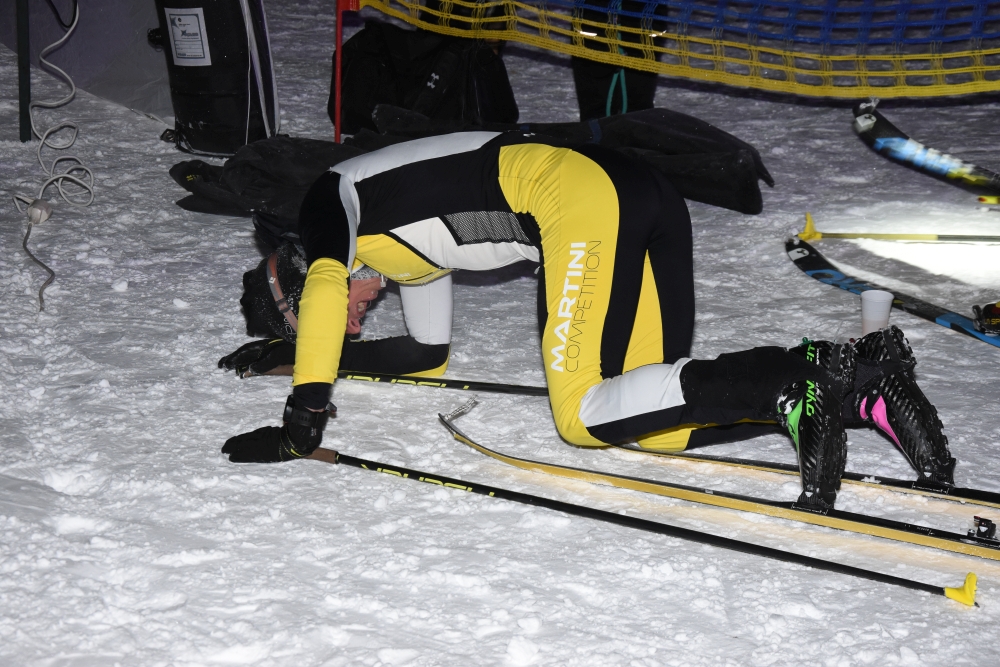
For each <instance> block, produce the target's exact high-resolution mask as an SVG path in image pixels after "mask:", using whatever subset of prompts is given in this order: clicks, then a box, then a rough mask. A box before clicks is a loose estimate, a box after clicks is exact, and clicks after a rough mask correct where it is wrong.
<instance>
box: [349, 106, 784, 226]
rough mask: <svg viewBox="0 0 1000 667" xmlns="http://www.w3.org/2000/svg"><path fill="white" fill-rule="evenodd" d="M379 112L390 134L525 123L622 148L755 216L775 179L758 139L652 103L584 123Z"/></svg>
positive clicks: (696, 195)
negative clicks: (743, 137) (763, 191)
mask: <svg viewBox="0 0 1000 667" xmlns="http://www.w3.org/2000/svg"><path fill="white" fill-rule="evenodd" d="M373 119H374V121H375V124H376V126H377V127H378V130H379V132H380V133H381V134H383V135H388V136H391V137H406V138H408V139H415V138H417V137H426V136H431V135H435V134H448V133H450V132H457V131H460V130H477V129H483V130H493V131H500V132H503V131H509V130H522V131H526V132H534V133H536V134H538V135H540V136H542V137H551V138H553V139H557V140H560V141H564V142H566V143H568V144H569V145H573V144H576V145H582V144H588V143H595V144H600V145H601V146H606V147H608V148H617V149H619V150H624V151H625V152H631V153H632V154H633V156H635V157H638V158H640V159H642V160H644V161H646V162H648V163H649V164H650V165H651V166H653V167H655V168H656V169H658V170H659V171H660V172H662V173H663V174H664V175H665V176H666V177H667V179H668V180H670V182H671V183H672V184H673V185H674V187H676V188H677V190H678V192H680V194H681V196H682V197H684V198H685V199H690V200H692V201H697V202H701V203H703V204H710V205H712V206H720V207H722V208H727V209H730V210H733V211H739V212H740V213H748V214H752V215H753V214H757V213H760V212H761V211H762V210H763V207H764V204H763V199H762V198H761V194H760V188H759V186H758V184H757V181H758V180H762V181H764V182H765V183H766V184H767V185H768V186H772V187H773V186H774V179H773V178H771V174H770V173H769V172H768V171H767V168H766V167H765V166H764V162H763V160H762V159H761V157H760V153H758V152H757V149H756V148H754V147H753V146H752V145H750V144H748V143H747V142H745V141H742V140H741V139H738V138H736V137H734V136H733V135H731V134H729V133H728V132H725V131H723V130H720V129H719V128H717V127H715V126H714V125H711V124H709V123H706V122H705V121H703V120H700V119H698V118H695V117H694V116H689V115H687V114H683V113H680V112H678V111H672V110H670V109H646V110H644V111H635V112H630V113H626V114H621V115H618V116H610V117H607V118H600V119H597V120H590V121H581V122H579V123H523V124H517V125H515V124H503V123H483V124H481V125H476V124H473V123H462V122H447V121H440V120H434V119H429V118H426V117H421V116H420V115H419V114H416V113H413V112H412V111H407V110H405V109H400V108H398V107H391V106H387V105H381V106H379V107H377V108H376V109H375V112H374V114H373ZM365 140H368V139H367V137H366V138H365ZM368 141H369V145H370V144H371V142H370V140H368Z"/></svg>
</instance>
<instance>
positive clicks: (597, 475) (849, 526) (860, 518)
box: [438, 399, 1000, 560]
mask: <svg viewBox="0 0 1000 667" xmlns="http://www.w3.org/2000/svg"><path fill="white" fill-rule="evenodd" d="M475 404H476V401H475V399H473V400H471V401H469V402H468V403H467V404H466V405H465V406H463V408H460V409H459V410H456V411H455V412H453V413H451V414H450V415H447V416H445V415H438V416H439V417H440V419H441V423H442V424H444V426H445V427H446V428H447V429H448V430H449V431H451V434H452V436H454V438H455V439H456V440H458V441H459V442H462V443H465V444H466V445H468V446H469V447H472V448H473V449H475V450H476V451H478V452H480V453H482V454H485V455H487V456H489V457H491V458H493V459H496V460H497V461H502V462H504V463H507V464H509V465H512V466H515V467H517V468H521V469H522V470H531V471H535V472H541V473H546V474H548V475H553V476H556V477H563V478H567V479H575V480H580V481H584V482H591V483H595V484H603V485H606V486H614V487H617V488H620V489H630V490H632V491H639V492H642V493H650V494H654V495H658V496H665V497H667V498H676V499H679V500H687V501H690V502H695V503H700V504H702V505H713V506H716V507H723V508H726V509H732V510H738V511H741V512H749V513H751V514H761V515H764V516H772V517H777V518H780V519H788V520H790V521H798V522H800V523H807V524H812V525H816V526H826V527H827V528H837V529H839V530H844V531H848V532H852V533H860V534H863V535H873V536H876V537H883V538H886V539H890V540H896V541H899V542H907V543H909V544H918V545H922V546H927V547H932V548H934V549H939V550H942V551H951V552H954V553H960V554H967V555H970V556H979V557H981V558H989V559H991V560H1000V540H996V539H992V538H983V537H978V536H976V535H974V534H970V535H963V534H961V533H952V532H948V531H943V530H938V529H936V528H927V527H925V526H918V525H915V524H910V523H906V522H903V521H895V520H893V519H883V518H881V517H873V516H868V515H865V514H857V513H854V512H845V511H842V510H837V509H832V510H827V511H825V512H817V511H815V510H808V509H802V508H800V507H799V506H797V505H796V504H795V503H793V502H785V501H777V500H767V499H764V498H756V497H752V496H743V495H738V494H735V493H726V492H722V491H715V490H712V489H705V488H698V487H693V486H686V485H682V484H671V483H668V482H660V481H656V480H649V479H642V478H639V477H627V476H624V475H616V474H613V473H606V472H601V471H597V470H589V469H586V468H573V467H569V466H563V465H558V464H554V463H545V462H542V461H532V460H529V459H522V458H518V457H516V456H510V455H508V454H503V453H501V452H497V451H494V450H492V449H489V448H487V447H484V446H483V445H480V444H479V443H477V442H475V441H474V440H472V439H471V438H470V437H469V436H467V435H466V434H465V433H463V432H462V431H461V430H459V428H458V427H457V426H455V424H454V419H455V418H456V417H458V416H461V415H462V414H465V413H466V412H468V411H469V410H471V409H472V407H474V406H475Z"/></svg>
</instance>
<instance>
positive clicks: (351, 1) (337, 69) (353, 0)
mask: <svg viewBox="0 0 1000 667" xmlns="http://www.w3.org/2000/svg"><path fill="white" fill-rule="evenodd" d="M357 11H361V1H360V0H337V38H336V40H337V44H336V48H337V51H336V56H335V58H334V60H335V61H336V62H335V63H334V65H333V69H334V74H333V76H334V84H333V89H334V90H333V94H334V102H333V105H334V110H333V115H334V116H336V118H334V119H333V140H334V141H335V142H336V143H338V144H339V143H340V114H341V102H342V91H341V83H340V76H341V63H342V62H343V61H342V59H341V47H342V46H343V45H344V12H357Z"/></svg>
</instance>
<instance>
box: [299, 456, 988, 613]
mask: <svg viewBox="0 0 1000 667" xmlns="http://www.w3.org/2000/svg"><path fill="white" fill-rule="evenodd" d="M308 458H310V459H314V460H317V461H324V462H326V463H334V464H338V463H339V464H342V465H347V466H352V467H354V468H361V469H363V470H373V471H375V472H381V473H386V474H388V475H393V476H395V477H403V478H406V479H412V480H416V481H418V482H425V483H427V484H434V485H436V486H443V487H448V488H451V489H458V490H459V491H468V492H469V493H478V494H480V495H483V496H490V497H492V498H501V499H503V500H510V501H513V502H516V503H523V504H525V505H534V506H535V507H545V508H547V509H551V510H555V511H557V512H563V513H565V514H572V515H574V516H579V517H584V518H587V519H596V520H598V521H605V522H607V523H613V524H617V525H619V526H625V527H627V528H635V529H638V530H644V531H647V532H650V533H658V534H660V535H668V536H670V537H677V538H680V539H682V540H687V541H689V542H698V543H701V544H709V545H711V546H714V547H719V548H722V549H729V550H730V551H738V552H740V553H746V554H752V555H755V556H761V557H764V558H770V559H772V560H779V561H783V562H786V563H796V564H798V565H804V566H806V567H810V568H813V569H815V570H824V571H827V572H837V573H839V574H846V575H848V576H852V577H857V578H859V579H867V580H869V581H877V582H880V583H883V584H889V585H891V586H900V587H902V588H909V589H911V590H915V591H924V592H926V593H931V594H932V595H943V596H945V597H948V598H951V599H952V600H955V601H957V602H961V603H962V604H965V605H969V606H972V605H975V606H977V607H978V606H979V605H978V603H976V601H975V600H976V575H975V574H973V573H972V572H970V573H969V574H968V575H966V577H965V583H964V584H963V585H962V586H958V587H955V588H947V587H942V586H934V585H932V584H925V583H923V582H920V581H913V580H912V579H904V578H902V577H895V576H893V575H891V574H882V573H881V572H875V571H873V570H865V569H862V568H859V567H853V566H851V565H843V564H841V563H835V562H833V561H829V560H824V559H822V558H813V557H812V556H803V555H800V554H796V553H792V552H790V551H782V550H780V549H773V548H771V547H765V546H761V545H758V544H752V543H750V542H743V541H741V540H736V539H732V538H729V537H722V536H721V535H713V534H711V533H704V532H701V531H697V530H692V529H690V528H681V527H679V526H671V525H668V524H665V523H658V522H656V521H649V520H648V519H640V518H638V517H634V516H628V515H627V514H616V513H615V512H608V511H605V510H599V509H595V508H593V507H587V506H585V505H576V504H574V503H567V502H563V501H561V500H551V499H549V498H543V497H541V496H535V495H532V494H530V493H521V492H519V491H508V490H507V489H501V488H498V487H495V486H486V485H484V484H473V483H471V482H466V481H463V480H460V479H454V478H451V477H442V476H440V475H433V474H431V473H426V472H421V471H419V470H411V469H409V468H403V467H400V466H392V465H388V464H386V463H379V462H377V461H369V460H367V459H360V458H356V457H354V456H348V455H347V454H341V453H339V452H336V451H334V450H332V449H324V448H322V447H320V448H319V449H317V450H316V451H315V452H313V453H312V454H310V455H309V457H308Z"/></svg>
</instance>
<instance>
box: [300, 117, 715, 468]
mask: <svg viewBox="0 0 1000 667" xmlns="http://www.w3.org/2000/svg"><path fill="white" fill-rule="evenodd" d="M300 225H301V227H300V234H301V239H302V245H303V247H304V249H305V252H306V259H307V261H308V264H309V271H308V274H307V277H306V283H305V289H304V291H303V294H302V299H301V301H300V304H299V315H298V317H299V330H298V341H297V349H296V357H295V369H294V376H293V385H294V386H295V389H294V392H295V394H296V397H297V398H298V399H299V400H300V401H301V402H303V404H305V405H307V406H310V407H317V408H318V407H322V406H323V405H325V402H326V401H327V400H328V398H329V393H330V387H331V385H332V383H333V381H334V379H335V378H336V374H337V368H338V364H339V361H340V354H341V346H342V344H343V331H344V328H345V326H346V317H347V298H348V276H349V268H350V267H352V266H353V265H354V264H355V263H356V262H362V263H364V264H367V265H369V266H371V267H372V268H374V269H376V270H377V271H379V272H380V273H382V274H384V275H385V276H386V277H388V278H390V279H392V280H395V281H398V282H399V283H401V284H402V285H415V284H423V283H431V282H432V281H434V280H436V279H438V278H440V277H441V276H443V275H445V274H446V273H447V272H448V271H449V270H452V269H466V270H488V269H492V268H496V267H499V266H504V265H506V264H510V263H512V262H515V261H520V260H524V259H527V260H531V261H536V262H537V261H540V262H541V263H542V268H543V273H542V286H543V288H544V293H543V294H542V295H540V306H544V308H540V310H541V311H543V317H544V324H543V328H542V357H543V360H544V363H545V373H546V380H547V383H548V387H549V396H550V401H551V405H552V412H553V415H554V417H555V422H556V425H557V428H558V430H559V433H560V434H561V435H562V436H563V437H564V438H565V439H566V440H568V441H569V442H571V443H573V444H578V445H603V444H607V443H612V442H618V441H622V440H626V439H631V438H639V439H641V441H642V442H643V443H644V444H646V445H649V446H661V447H667V448H675V449H681V448H683V447H684V446H685V444H686V442H687V438H688V432H689V431H688V429H684V428H678V427H681V426H683V425H685V424H690V423H691V421H690V414H685V410H684V407H685V406H684V399H683V395H682V391H681V386H680V379H679V378H680V371H681V368H682V367H683V366H684V364H685V363H687V362H688V361H689V360H688V359H687V355H688V354H689V350H690V345H691V336H692V330H693V325H694V289H693V273H692V248H691V223H690V218H689V216H688V211H687V207H686V205H685V203H684V201H683V200H682V199H681V198H680V197H679V196H678V195H677V193H676V192H675V191H674V189H673V187H672V186H671V185H670V184H669V183H668V182H667V181H666V180H665V179H664V178H663V176H661V175H660V174H659V173H658V172H656V171H655V170H653V169H651V168H649V167H647V166H645V165H644V164H642V163H640V162H638V161H635V160H633V159H631V158H629V157H627V156H625V155H623V154H621V153H618V152H615V151H611V150H609V149H605V148H601V147H599V146H596V145H585V146H580V147H574V148H565V147H559V146H554V145H551V144H550V143H544V142H540V141H538V140H537V139H535V138H533V137H532V136H531V135H526V134H523V133H505V134H497V133H491V132H469V133H457V134H451V135H443V136H437V137H429V138H425V139H418V140H415V141H410V142H406V143H402V144H397V145H394V146H390V147H388V148H384V149H381V150H379V151H375V152H373V153H368V154H365V155H362V156H359V157H356V158H353V159H351V160H348V161H346V162H342V163H340V164H338V165H336V166H335V167H333V168H332V169H331V171H330V172H328V173H326V174H324V175H323V176H322V177H321V178H320V179H319V180H317V181H316V183H315V184H314V185H313V186H312V188H311V190H310V191H309V193H308V195H307V196H306V198H305V200H304V202H303V205H302V210H301V215H300ZM734 421H735V420H734ZM703 423H704V422H703Z"/></svg>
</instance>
